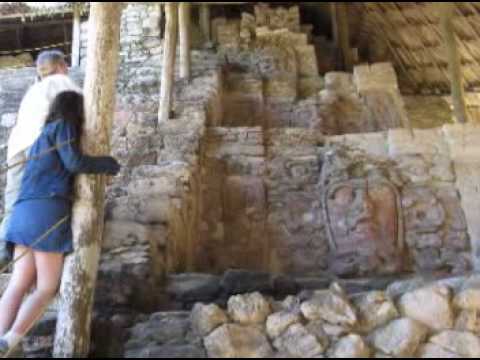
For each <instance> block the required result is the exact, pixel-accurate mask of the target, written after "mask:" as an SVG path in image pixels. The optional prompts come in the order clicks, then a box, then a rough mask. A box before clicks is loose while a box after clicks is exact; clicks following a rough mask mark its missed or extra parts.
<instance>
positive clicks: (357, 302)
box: [353, 291, 399, 333]
mask: <svg viewBox="0 0 480 360" xmlns="http://www.w3.org/2000/svg"><path fill="white" fill-rule="evenodd" d="M353 303H354V306H355V308H356V309H357V310H358V318H359V323H358V329H359V330H360V331H362V332H363V333H369V332H371V331H372V330H375V329H376V328H378V327H380V326H383V325H386V324H387V323H389V322H390V321H392V320H393V319H395V318H397V317H398V316H399V313H398V311H397V309H396V308H395V304H394V303H393V301H392V300H390V299H389V298H388V297H387V296H386V295H385V293H384V292H380V291H378V292H369V293H365V294H362V295H359V296H356V297H354V298H353Z"/></svg>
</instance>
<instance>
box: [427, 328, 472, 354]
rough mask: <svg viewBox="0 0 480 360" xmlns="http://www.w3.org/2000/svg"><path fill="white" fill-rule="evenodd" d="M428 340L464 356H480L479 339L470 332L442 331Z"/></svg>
mask: <svg viewBox="0 0 480 360" xmlns="http://www.w3.org/2000/svg"><path fill="white" fill-rule="evenodd" d="M430 342H431V343H432V344H434V345H437V346H439V347H440V348H442V349H444V350H445V351H448V352H451V353H454V354H459V355H461V356H462V357H464V358H478V357H480V339H479V338H478V336H475V335H474V334H472V333H468V332H457V331H444V332H442V333H440V334H438V335H436V336H434V337H432V338H431V339H430Z"/></svg>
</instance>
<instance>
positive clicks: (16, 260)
mask: <svg viewBox="0 0 480 360" xmlns="http://www.w3.org/2000/svg"><path fill="white" fill-rule="evenodd" d="M69 218H70V215H67V216H65V217H64V218H62V219H61V220H60V221H59V222H57V223H56V224H55V225H53V226H52V227H51V228H50V229H48V230H47V231H46V232H45V233H44V234H43V235H41V236H40V237H38V238H37V239H36V240H35V241H34V242H33V243H32V244H31V245H30V246H29V247H30V248H33V247H34V246H36V245H38V244H40V242H42V240H44V239H46V238H47V236H49V235H50V234H51V233H53V232H54V231H55V230H57V229H58V228H59V227H60V226H61V225H63V223H64V222H66V221H67V220H68V219H69ZM30 251H31V249H27V250H25V251H24V252H23V253H22V254H20V256H18V257H17V258H16V259H13V260H12V261H10V262H9V263H8V264H7V265H5V266H4V267H3V268H2V269H1V270H0V275H1V274H3V273H5V272H6V271H7V270H8V269H9V268H10V266H12V265H14V264H16V263H17V262H19V261H20V260H22V259H23V258H24V257H25V256H27V254H28V253H29V252H30Z"/></svg>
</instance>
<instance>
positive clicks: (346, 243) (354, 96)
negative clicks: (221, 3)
mask: <svg viewBox="0 0 480 360" xmlns="http://www.w3.org/2000/svg"><path fill="white" fill-rule="evenodd" d="M158 16H159V14H158V13H157V12H155V10H154V9H153V7H152V5H148V4H142V5H133V4H132V5H128V7H127V8H126V10H125V11H124V13H123V16H122V35H121V65H120V73H119V83H118V93H119V96H118V98H117V109H116V116H115V125H114V131H113V141H112V145H113V146H112V148H113V154H114V155H115V156H116V157H118V158H119V159H120V160H121V163H122V165H123V169H122V173H121V174H120V176H118V177H117V178H116V179H115V180H114V182H113V183H112V184H111V185H110V186H109V191H108V195H107V211H106V219H105V221H106V226H105V234H104V244H103V254H102V260H101V266H100V274H99V283H98V289H97V304H96V314H95V316H94V334H93V342H94V351H93V353H94V354H95V355H116V356H135V357H136V356H146V357H148V356H164V355H170V356H173V355H177V356H187V355H188V356H198V357H205V356H207V355H208V356H211V357H222V356H237V357H238V356H260V357H267V356H272V355H275V356H278V357H282V356H307V357H308V356H310V357H313V356H320V355H327V356H331V357H344V356H357V357H369V356H372V357H373V356H380V355H382V356H383V355H387V356H393V357H401V356H411V355H421V356H426V355H442V354H443V355H444V354H450V355H452V354H454V355H462V356H468V355H476V356H479V355H480V344H479V340H478V338H477V336H478V335H479V334H480V330H479V329H478V326H477V324H476V323H477V322H478V321H477V319H476V312H477V311H478V310H480V307H479V306H478V304H476V303H475V300H474V299H475V298H474V295H475V294H476V293H475V291H476V284H477V282H476V280H477V279H476V278H475V277H472V278H470V280H469V281H468V282H467V283H466V284H463V282H465V278H464V277H461V276H462V275H465V276H467V274H469V272H470V271H471V270H473V269H474V268H476V267H477V263H478V259H477V247H478V245H477V242H478V240H477V239H480V228H479V225H477V223H478V221H477V216H476V215H477V214H478V213H479V210H480V209H478V205H477V204H476V202H475V201H474V200H475V195H476V194H477V193H478V190H477V189H476V184H478V181H479V180H480V174H479V173H478V171H477V170H476V169H477V168H478V166H477V167H476V165H477V162H478V160H477V159H476V155H477V154H478V153H479V151H480V150H479V149H477V142H476V141H475V139H476V136H478V135H480V132H479V131H478V129H477V128H475V127H471V128H470V127H468V126H467V127H459V126H455V125H445V126H443V127H435V128H429V129H424V130H417V129H416V130H415V131H414V133H413V135H412V133H411V132H410V131H409V130H408V126H409V123H410V122H411V121H412V119H416V118H418V117H422V118H427V117H428V116H436V115H437V114H438V113H442V114H444V110H445V109H444V107H443V106H444V104H443V103H441V102H439V105H438V106H436V103H434V102H432V101H430V100H431V99H430V100H426V99H424V98H421V97H419V98H415V99H412V97H409V98H408V99H406V98H404V97H403V96H402V95H401V93H400V90H399V87H398V82H397V76H396V74H395V70H394V69H393V67H392V66H391V65H390V64H389V63H379V64H372V65H360V66H357V67H356V68H355V69H354V71H353V73H352V74H350V73H340V72H328V73H326V74H325V75H320V73H319V68H318V63H319V59H318V58H317V53H318V49H316V47H315V45H314V43H313V42H312V36H313V35H312V33H311V27H309V26H304V25H302V24H301V23H300V16H299V11H298V7H291V8H289V9H285V8H281V7H279V8H276V9H273V8H272V9H271V8H269V7H268V6H265V5H261V6H256V7H255V12H254V14H246V13H245V14H243V15H242V17H241V19H237V20H231V19H228V20H227V19H226V18H218V19H214V21H213V33H214V41H215V42H216V43H217V44H218V49H217V50H216V51H213V50H211V49H206V50H205V49H204V50H194V51H193V52H192V58H193V59H192V60H193V63H192V70H193V79H192V81H191V82H190V83H188V84H187V83H185V82H184V81H181V80H178V81H177V83H176V87H175V104H174V115H175V116H174V118H173V119H171V120H169V121H168V122H166V123H161V124H158V123H157V113H158V91H159V79H160V72H161V69H159V66H158V64H160V63H161V56H162V52H163V50H162V42H161V40H160V36H159V35H160V28H159V25H158V24H159V22H158V21H157V20H158ZM73 75H74V77H75V78H76V79H77V80H78V81H79V82H81V81H82V78H83V74H82V70H81V69H80V70H79V71H76V72H74V74H73ZM0 76H1V77H2V79H5V81H3V82H2V84H1V85H0V117H1V129H0V136H1V138H2V142H5V141H6V139H7V137H8V133H9V129H10V128H11V127H12V126H13V124H14V122H15V116H16V114H15V112H16V111H17V109H18V104H19V101H20V99H21V96H23V93H24V91H25V90H26V88H27V87H28V85H29V84H30V82H31V80H32V79H33V69H22V70H17V71H14V70H8V71H2V72H1V74H0ZM406 100H407V101H406ZM437 100H438V99H437ZM412 102H415V104H417V105H416V106H415V107H414V109H413V110H410V109H409V106H408V104H410V103H412ZM423 103H428V104H429V107H428V110H429V111H428V113H427V111H424V113H423V114H419V111H418V107H420V105H418V104H423ZM430 109H431V112H430ZM439 109H440V110H439ZM413 112H414V113H413ZM429 114H435V115H429ZM445 117H446V118H447V119H448V118H449V117H450V118H451V115H450V116H448V115H447V116H445ZM430 120H431V119H425V121H424V122H423V123H431V122H433V121H430ZM441 125H444V124H443V123H442V124H441ZM1 151H2V152H4V151H5V149H4V148H2V149H1ZM2 156H5V154H4V153H2ZM2 181H4V180H3V179H2ZM427 275H428V277H431V279H438V278H442V277H447V278H448V279H447V280H439V281H438V282H437V283H435V285H431V284H430V282H427V281H425V280H423V279H424V278H425V277H427ZM452 276H457V277H453V278H452ZM404 277H413V278H414V280H410V281H406V282H399V283H398V282H396V281H397V280H400V279H403V278H404ZM332 282H336V284H335V285H332V286H330V284H331V283H332ZM462 284H463V285H464V286H463V285H462ZM257 292H259V293H257ZM260 293H261V294H262V295H260ZM454 294H455V296H454ZM287 296H288V297H287ZM285 298H287V299H286V300H285V301H283V300H284V299H285ZM426 299H428V301H427V300H426ZM200 302H201V303H204V304H208V303H210V304H216V305H198V304H197V305H195V304H196V303H200ZM427 303H428V304H429V306H428V307H427V306H426V304H427ZM430 304H431V306H430ZM192 308H193V311H192V312H190V310H191V309H192ZM224 309H226V310H224ZM51 310H52V311H51V312H50V313H49V315H48V316H47V317H46V318H45V319H44V321H43V323H42V324H43V325H44V327H43V328H41V329H36V330H35V332H34V334H33V337H32V338H30V339H29V344H28V345H29V349H30V353H32V354H36V355H40V354H44V353H45V352H46V351H47V352H48V349H49V346H50V342H51V331H52V324H54V322H55V309H54V308H52V309H51ZM167 310H168V311H169V312H168V311H167ZM172 310H177V312H171V311H172ZM158 311H161V312H158ZM163 311H167V312H163ZM45 329H49V330H48V331H47V330H45ZM49 331H50V332H49ZM97 334H102V335H103V336H97ZM105 334H108V336H105ZM398 334H400V335H401V336H400V335H398ZM459 344H467V345H465V347H462V346H459Z"/></svg>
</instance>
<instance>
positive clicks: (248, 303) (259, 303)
mask: <svg viewBox="0 0 480 360" xmlns="http://www.w3.org/2000/svg"><path fill="white" fill-rule="evenodd" d="M228 314H229V315H230V317H231V318H232V320H233V321H235V322H238V323H240V324H242V325H255V324H263V323H265V321H266V320H267V318H268V316H269V315H270V314H271V308H270V304H269V303H268V301H267V300H266V299H265V298H264V297H263V296H262V295H261V294H260V293H253V294H247V295H237V296H233V297H231V298H230V300H229V301H228Z"/></svg>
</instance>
